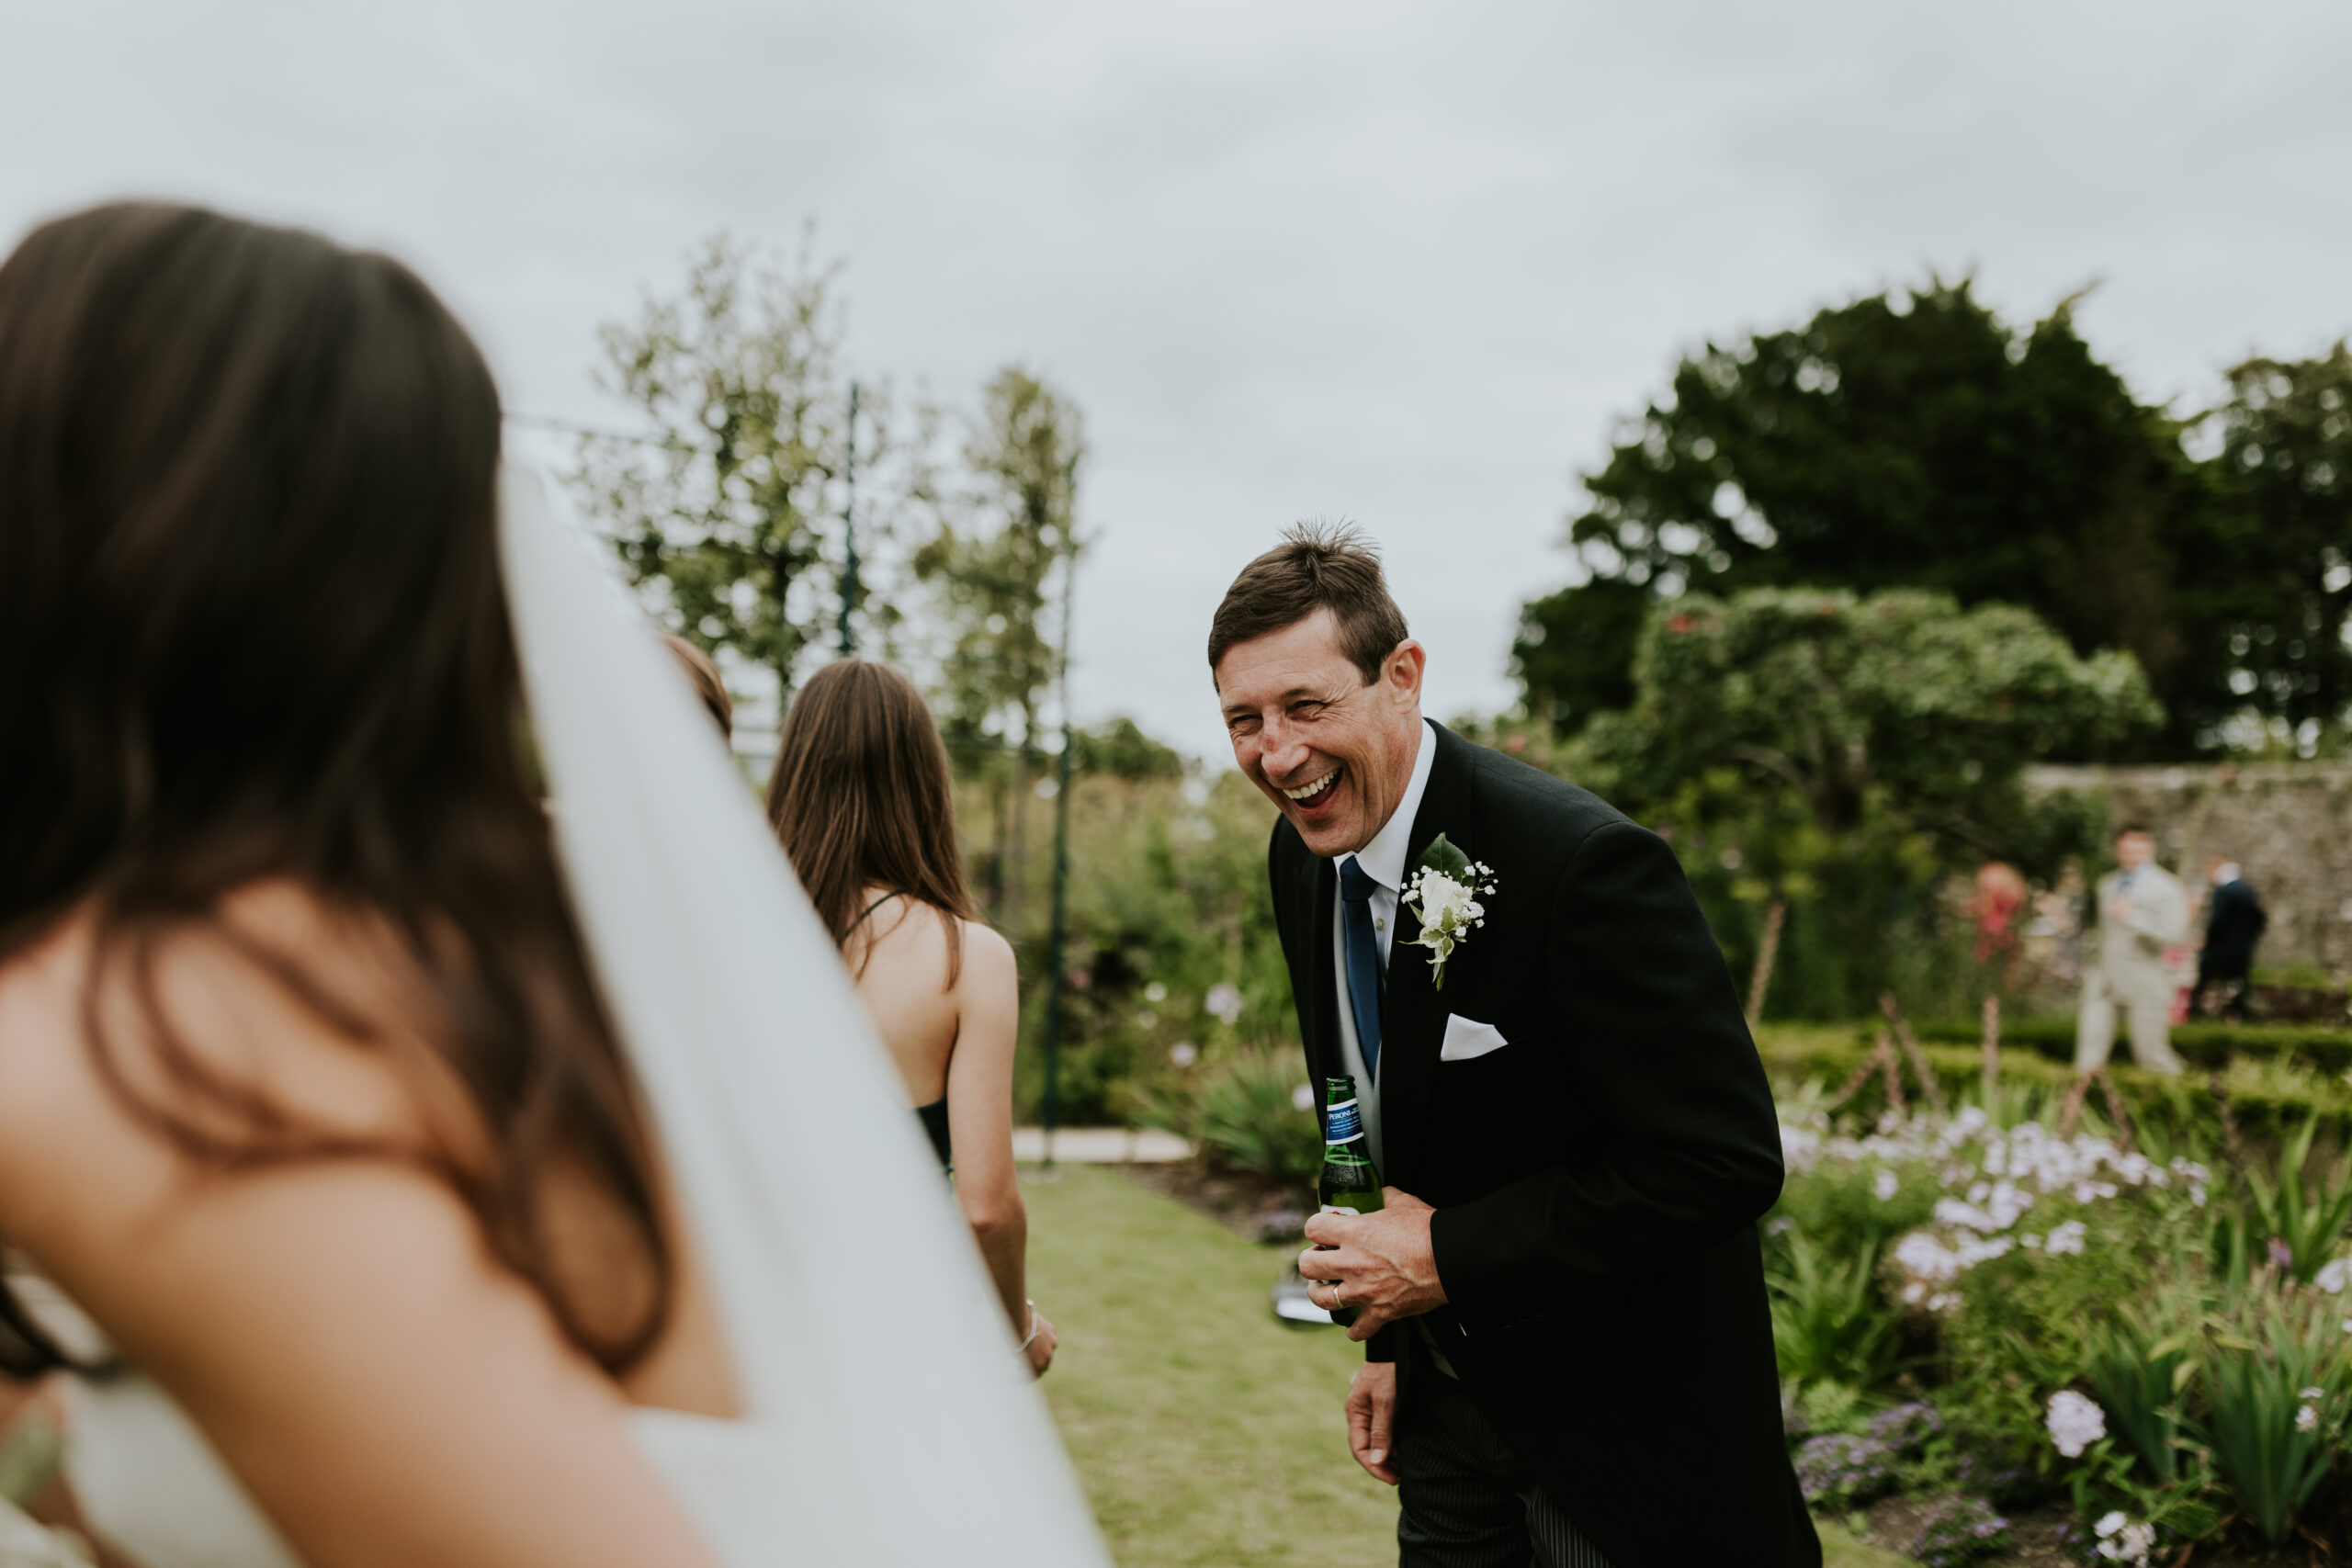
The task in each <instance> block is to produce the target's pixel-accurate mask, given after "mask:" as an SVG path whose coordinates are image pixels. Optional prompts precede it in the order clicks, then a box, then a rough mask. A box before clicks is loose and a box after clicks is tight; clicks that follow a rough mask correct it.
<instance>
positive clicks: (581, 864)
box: [501, 467, 1107, 1568]
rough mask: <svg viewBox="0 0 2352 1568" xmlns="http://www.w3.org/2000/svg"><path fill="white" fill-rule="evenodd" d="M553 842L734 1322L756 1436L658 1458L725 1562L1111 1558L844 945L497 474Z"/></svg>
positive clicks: (690, 704)
mask: <svg viewBox="0 0 2352 1568" xmlns="http://www.w3.org/2000/svg"><path fill="white" fill-rule="evenodd" d="M501 507H502V511H503V528H502V536H503V555H504V562H505V572H506V581H507V593H508V598H509V602H510V604H511V607H512V609H513V612H514V620H515V638H516V641H517V643H518V645H519V647H520V649H521V652H522V660H523V672H524V680H525V684H526V690H527V692H528V694H529V700H530V705H531V714H532V718H533V722H534V725H535V727H536V730H537V739H538V744H539V748H540V754H541V758H542V761H543V763H544V765H545V767H546V770H547V773H548V780H549V784H550V785H551V788H552V790H553V793H554V797H555V802H556V813H555V815H556V824H557V839H558V844H559V848H560V853H561V856H562V861H563V866H564V871H565V874H566V876H567V878H568V880H569V882H570V885H571V896H572V899H573V903H574V906H575V908H576V909H577V911H578V914H579V918H580V920H581V924H582V928H583V930H584V931H585V934H586V937H587V940H588V943H589V946H590V950H591V953H592V956H593V960H594V965H595V969H596V974H597V977H598V979H599V980H600V981H601V982H602V984H603V987H604V989H605V996H606V998H607V999H608V1001H609V1003H610V1005H611V1007H612V1009H613V1011H614V1013H615V1015H616V1023H617V1024H618V1026H619V1028H620V1031H621V1033H622V1035H623V1037H624V1038H625V1040H626V1041H627V1045H628V1054H629V1057H630V1060H631V1062H632V1064H633V1065H634V1066H635V1069H636V1071H637V1074H638V1076H639V1078H640V1080H641V1081H642V1083H643V1085H644V1089H645V1092H646V1094H647V1096H648V1097H649V1099H650V1101H651V1105H652V1110H653V1116H654V1122H655V1125H656V1128H657V1129H658V1133H659V1135H660V1138H661V1142H662V1151H663V1155H664V1157H665V1159H666V1160H667V1162H668V1164H669V1166H670V1168H672V1169H673V1172H674V1173H675V1177H676V1179H677V1180H678V1182H679V1185H680V1187H681V1189H682V1190H683V1193H684V1202H685V1207H686V1210H687V1213H688V1223H689V1226H690V1229H691V1233H692V1234H691V1240H692V1244H693V1246H694V1247H695V1255H696V1258H697V1260H698V1262H699V1263H700V1265H701V1266H702V1267H703V1268H704V1269H706V1270H707V1272H708V1273H709V1275H710V1277H711V1279H712V1280H713V1282H714V1286H715V1289H716V1292H717V1295H718V1301H719V1303H720V1306H721V1312H722V1316H723V1319H724V1322H725V1325H726V1329H727V1334H728V1338H729V1348H730V1349H731V1350H732V1353H733V1357H734V1365H735V1371H736V1377H737V1380H738V1382H739V1384H740V1386H741V1391H742V1398H743V1402H744V1404H745V1407H746V1412H745V1419H744V1420H743V1421H742V1422H740V1423H713V1422H700V1423H696V1422H693V1421H689V1420H686V1419H684V1418H677V1419H675V1420H671V1421H667V1422H664V1421H663V1420H662V1418H659V1417H657V1418H656V1419H655V1420H654V1422H653V1423H652V1425H651V1428H650V1432H649V1436H650V1438H652V1439H653V1443H654V1447H655V1450H656V1451H657V1453H658V1454H659V1456H660V1457H661V1459H662V1462H663V1467H664V1470H665V1472H667V1473H668V1474H669V1475H670V1477H671V1478H672V1482H673V1484H674V1485H675V1486H676V1487H677V1488H678V1490H679V1491H680V1493H681V1494H682V1495H683V1496H684V1501H685V1502H686V1503H687V1505H688V1506H689V1507H690V1509H691V1510H692V1511H693V1512H694V1513H695V1516H696V1517H697V1518H698V1519H699V1520H700V1521H701V1522H702V1524H703V1525H704V1528H705V1529H706V1530H707V1533H708V1534H709V1535H710V1537H711V1539H712V1541H713V1545H714V1547H715V1549H716V1550H718V1551H719V1552H720V1553H721V1555H722V1556H723V1557H724V1558H725V1560H726V1561H727V1562H728V1563H729V1568H753V1565H755V1564H757V1565H766V1564H771V1563H776V1564H782V1563H796V1564H798V1563H809V1564H816V1563H825V1564H833V1563H848V1564H858V1565H868V1564H870V1565H874V1568H885V1565H888V1568H917V1565H921V1568H936V1565H937V1564H941V1563H958V1564H983V1565H985V1564H999V1563H1001V1564H1006V1565H1008V1568H1009V1565H1012V1564H1016V1563H1017V1564H1020V1565H1022V1568H1081V1565H1084V1568H1103V1564H1105V1563H1106V1562H1107V1558H1106V1557H1105V1556H1104V1554H1103V1549H1102V1546H1101V1544H1100V1542H1099V1540H1097V1538H1096V1536H1095V1533H1094V1529H1093V1525H1092V1522H1091V1518H1090V1517H1089V1515H1088V1513H1087V1510H1086V1508H1085V1506H1084V1503H1083V1501H1082V1500H1081V1498H1080V1494H1079V1490H1078V1486H1077V1483H1076V1481H1075V1479H1074V1477H1073V1476H1072V1475H1071V1473H1070V1470H1069V1464H1068V1461H1066V1460H1065V1459H1064V1457H1063V1454H1062V1451H1061V1449H1060V1446H1059V1444H1058V1442H1057V1439H1056V1437H1055V1434H1054V1430H1053V1427H1052V1425H1051V1423H1050V1422H1049V1421H1048V1419H1047V1417H1046V1411H1045V1406H1044V1404H1043V1403H1042V1401H1041V1400H1040V1399H1039V1398H1038V1396H1037V1394H1036V1392H1035V1389H1034V1387H1033V1386H1032V1385H1030V1383H1029V1382H1028V1375H1027V1372H1026V1370H1025V1368H1024V1367H1023V1364H1022V1362H1021V1359H1020V1358H1019V1357H1018V1356H1017V1355H1016V1354H1015V1353H1014V1350H1013V1344H1012V1339H1011V1338H1010V1337H1008V1335H1007V1333H1006V1323H1005V1320H1004V1314H1003V1312H1002V1309H1001V1307H1000V1306H999V1305H998V1304H997V1303H996V1298H995V1295H994V1292H992V1291H991V1290H990V1289H989V1285H988V1283H987V1281H986V1280H985V1277H984V1275H983V1273H982V1270H981V1269H980V1266H979V1262H978V1255H977V1253H976V1251H975V1249H974V1247H972V1244H971V1240H970V1236H969V1234H968V1232H967V1231H965V1230H964V1228H963V1226H962V1224H961V1222H960V1220H959V1218H958V1217H957V1215H956V1213H955V1211H954V1208H953V1205H952V1202H951V1201H950V1199H949V1197H948V1194H947V1191H946V1189H945V1184H944V1182H943V1181H942V1180H941V1179H940V1175H939V1167H938V1163H937V1161H936V1159H935V1158H934V1157H933V1155H932V1153H931V1150H930V1148H929V1146H928V1145H926V1144H925V1143H924V1142H923V1140H922V1135H921V1133H920V1132H919V1130H918V1128H917V1126H916V1123H915V1118H914V1116H913V1114H912V1113H911V1112H910V1111H909V1110H908V1109H907V1107H906V1105H905V1102H904V1096H903V1095H902V1093H901V1092H900V1089H899V1085H898V1083H897V1080H896V1079H895V1077H893V1076H892V1075H891V1074H890V1072H889V1070H888V1066H887V1062H886V1058H885V1056H884V1055H883V1052H882V1049H881V1047H880V1045H879V1044H878V1043H877V1042H876V1040H875V1038H874V1034H873V1031H872V1027H871V1026H870V1024H869V1023H868V1022H867V1021H866V1017H865V1010H864V1008H863V1007H862V1006H861V1005H860V1003H859V1002H858V1000H857V997H856V994H855V992H854V990H852V988H851V987H850V985H849V982H848V979H847V977H846V976H844V975H843V973H842V967H841V964H840V963H839V961H838V959H837V958H836V957H835V955H834V952H833V947H832V943H831V940H830V939H829V938H828V937H827V935H826V932H825V930H824V928H823V926H822V925H821V924H820V922H819V920H818V919H817V916H816V913H815V911H814V910H813V909H811V908H810V907H809V901H808V899H807V897H805V896H804V895H803V894H802V893H801V891H800V888H799V886H798V884H797V883H796V882H795V881H794V879H793V877H792V874H791V872H790V870H789V868H788V866H787V864H786V861H785V859H784V857H783V855H782V854H781V853H780V852H778V851H777V849H776V845H775V838H774V836H773V835H772V834H771V833H770V832H769V830H768V828H767V824H766V823H765V821H764V820H763V818H762V817H761V815H760V812H759V810H758V808H757V807H756V806H755V805H754V803H753V802H752V797H751V795H750V793H749V792H748V791H747V790H746V789H745V788H744V784H743V781H742V779H741V777H740V776H739V775H738V774H737V773H736V771H735V770H734V768H733V766H732V765H731V763H730V761H729V758H728V757H727V755H726V753H725V752H724V750H722V749H721V748H720V747H718V745H717V744H715V743H714V741H713V739H712V736H711V731H710V720H709V718H708V716H707V715H706V714H704V713H703V712H702V710H701V708H700V706H699V705H697V704H695V702H694V700H693V698H692V696H691V695H690V694H689V693H688V690H687V688H686V685H685V682H684V681H682V680H681V679H680V678H679V676H678V672H677V671H676V669H675V668H674V667H673V664H672V662H671V660H670V657H669V655H668V653H667V652H666V651H665V650H664V649H662V647H661V645H660V643H659V642H658V641H657V640H656V639H655V637H654V635H653V632H652V630H651V628H650V626H648V624H647V622H646V620H645V618H644V616H643V615H641V614H639V612H638V611H637V610H636V608H635V607H634V606H633V605H631V604H629V603H628V599H627V597H626V595H625V594H624V593H623V592H622V591H621V590H620V588H619V587H618V586H617V585H616V584H615V583H614V582H612V581H610V580H609V579H608V578H607V577H606V576H605V574H604V573H603V572H601V571H600V570H598V569H597V567H596V566H595V565H594V563H593V562H592V561H591V560H590V559H589V558H588V555H587V553H586V547H585V545H584V543H583V540H582V537H581V536H580V534H579V531H578V530H577V529H575V528H573V527H571V526H568V525H567V521H566V516H567V514H566V513H564V511H563V509H562V503H561V502H560V499H559V498H558V497H557V496H556V495H555V494H554V493H553V492H552V491H551V489H550V487H548V485H547V484H546V483H545V481H544V480H542V479H541V478H540V477H539V476H538V475H537V474H536V473H534V472H532V471H530V470H528V469H525V468H512V467H510V468H508V469H507V471H506V473H505V474H504V476H503V479H502V481H501Z"/></svg>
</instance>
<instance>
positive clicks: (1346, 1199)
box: [1315, 1077, 1381, 1327]
mask: <svg viewBox="0 0 2352 1568" xmlns="http://www.w3.org/2000/svg"><path fill="white" fill-rule="evenodd" d="M1323 1106H1324V1111H1323V1174H1322V1175H1321V1176H1320V1177H1319V1178H1317V1180H1316V1183H1315V1201H1316V1202H1317V1203H1318V1204H1319V1205H1320V1206H1321V1212H1322V1213H1327V1214H1373V1213H1379V1212H1380V1208H1381V1202H1380V1172H1379V1170H1378V1169H1377V1168H1374V1165H1373V1163H1372V1153H1371V1151H1370V1150H1369V1149H1368V1148H1366V1147H1365V1145H1364V1136H1363V1111H1362V1110H1361V1109H1360V1108H1359V1107H1358V1106H1357V1104H1356V1080H1355V1079H1353V1078H1351V1077H1339V1078H1325V1079H1324V1080H1323ZM1317 1250H1319V1251H1324V1252H1329V1251H1331V1250H1333V1249H1332V1248H1330V1247H1318V1248H1317ZM1355 1320H1356V1309H1355V1308H1353V1307H1351V1306H1343V1307H1341V1308H1340V1310H1339V1311H1337V1312H1335V1313H1333V1314H1331V1321H1332V1322H1334V1323H1336V1324H1339V1325H1341V1326H1343V1327H1344V1326H1345V1325H1348V1324H1351V1323H1353V1322H1354V1321H1355Z"/></svg>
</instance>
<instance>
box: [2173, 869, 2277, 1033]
mask: <svg viewBox="0 0 2352 1568" xmlns="http://www.w3.org/2000/svg"><path fill="white" fill-rule="evenodd" d="M2205 871H2206V880H2207V882H2208V883H2209V885H2210V886H2211V889H2212V891H2211V892H2210V893H2208V894H2207V895H2206V909H2207V915H2206V921H2205V945H2204V947H2203V948H2202V949H2200V950H2199V953H2198V954H2197V989H2196V990H2195V992H2193V993H2192V994H2191V995H2190V997H2189V1007H2190V1010H2192V1011H2193V1012H2196V1013H2198V1014H2199V1015H2200V1016H2201V1015H2202V1014H2203V1013H2204V1011H2205V1010H2206V1009H2207V1008H2208V1007H2209V1006H2210V1005H2211V998H2212V997H2213V995H2214V994H2215V993H2216V992H2219V993H2220V994H2221V995H2222V998H2223V999H2222V1003H2221V1010H2222V1012H2223V1013H2225V1014H2227V1015H2228V1016H2230V1017H2232V1018H2235V1019H2237V1020H2238V1021H2240V1022H2244V1021H2247V1020H2248V1019H2250V1018H2251V1017H2252V1016H2253V1014H2252V1013H2251V1012H2250V1011H2249V1010H2247V1008H2246V993H2247V992H2248V991H2250V990H2252V989H2253V985H2252V981H2253V977H2254V950H2255V946H2256V943H2258V942H2261V941H2262V933H2263V932H2264V931H2266V930H2267V929H2268V928H2269V925H2270V916H2269V913H2268V912H2267V910H2265V909H2264V908H2263V907H2262V900H2261V898H2260V897H2257V896H2256V893H2255V891H2254V886H2253V885H2252V884H2251V883H2249V882H2247V881H2246V879H2245V875H2244V874H2242V873H2241V872H2240V871H2239V869H2238V863H2237V862H2235V861H2233V860H2230V859H2228V858H2227V857H2225V856H2222V855H2215V856H2213V857H2212V858H2211V860H2209V861H2207V862H2206V863H2205ZM2209 987H2210V988H2209Z"/></svg>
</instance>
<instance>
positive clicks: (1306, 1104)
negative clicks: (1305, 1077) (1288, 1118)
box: [1290, 1083, 1315, 1111]
mask: <svg viewBox="0 0 2352 1568" xmlns="http://www.w3.org/2000/svg"><path fill="white" fill-rule="evenodd" d="M1290 1102H1291V1106H1292V1108H1293V1109H1295V1110H1298V1111H1312V1110H1314V1109H1315V1086H1314V1085H1313V1084H1311V1083H1303V1084H1301V1085H1299V1086H1298V1087H1297V1088H1296V1089H1293V1090H1291V1091H1290Z"/></svg>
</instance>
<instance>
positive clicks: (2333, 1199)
mask: <svg viewBox="0 0 2352 1568" xmlns="http://www.w3.org/2000/svg"><path fill="white" fill-rule="evenodd" d="M2318 1131H2319V1118H2318V1117H2316V1116H2312V1117H2310V1118H2308V1119H2306V1120H2305V1121H2304V1122H2303V1124H2302V1127H2301V1130H2300V1131H2298V1132H2297V1133H2296V1134H2294V1135H2293V1136H2292V1137H2290V1138H2289V1139H2288V1140H2287V1145H2286V1147H2285V1148H2284V1149H2282V1150H2281V1151H2280V1153H2279V1156H2278V1179H2276V1181H2273V1180H2272V1179H2269V1178H2267V1177H2265V1176H2264V1175H2263V1174H2262V1172H2260V1171H2259V1170H2249V1171H2247V1172H2246V1174H2245V1182H2246V1189H2247V1193H2246V1196H2247V1202H2246V1204H2245V1207H2243V1208H2240V1209H2234V1210H2232V1211H2231V1212H2229V1213H2225V1214H2224V1215H2223V1216H2222V1226H2223V1227H2224V1229H2223V1231H2222V1235H2221V1236H2220V1237H2219V1238H2218V1240H2217V1245H2216V1247H2215V1251H2216V1254H2217V1255H2218V1256H2219V1257H2220V1258H2222V1259H2223V1260H2224V1271H2225V1273H2226V1275H2227V1277H2229V1278H2232V1279H2238V1280H2243V1279H2245V1277H2246V1276H2247V1275H2248V1273H2249V1272H2250V1271H2251V1269H2252V1268H2253V1267H2256V1266H2258V1265H2260V1264H2261V1263H2263V1262H2266V1261H2267V1262H2269V1263H2272V1264H2274V1265H2278V1266H2279V1267H2282V1268H2284V1269H2286V1270H2287V1271H2288V1272H2289V1273H2290V1274H2291V1275H2292V1276H2293V1277H2294V1278H2295V1279H2297V1280H2310V1279H2311V1277H2312V1275H2313V1274H2315V1273H2317V1272H2318V1271H2319V1269H2320V1266H2321V1265H2322V1264H2324V1263H2326V1262H2328V1261H2329V1260H2330V1259H2331V1258H2334V1257H2335V1253H2336V1247H2337V1244H2338V1243H2339V1242H2340V1241H2341V1240H2342V1238H2343V1235H2344V1227H2345V1224H2346V1221H2347V1220H2352V1164H2346V1162H2344V1161H2341V1160H2337V1161H2334V1162H2331V1163H2332V1164H2333V1165H2334V1166H2335V1168H2334V1170H2333V1171H2332V1172H2330V1173H2329V1175H2328V1176H2327V1177H2326V1178H2325V1179H2324V1180H2321V1181H2313V1180H2312V1179H2310V1177H2309V1175H2308V1174H2307V1172H2306V1170H2305V1167H2306V1166H2307V1165H2308V1164H2309V1162H2310V1159H2311V1152H2312V1134H2314V1133H2316V1132H2318ZM2273 1242H2276V1243H2277V1244H2278V1246H2279V1247H2283V1248H2284V1249H2285V1251H2286V1255H2287V1257H2286V1261H2285V1262H2284V1263H2283V1264H2279V1263H2278V1258H2277V1257H2276V1255H2275V1251H2274V1249H2273V1247H2272V1246H2271V1244H2272V1243H2273Z"/></svg>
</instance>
